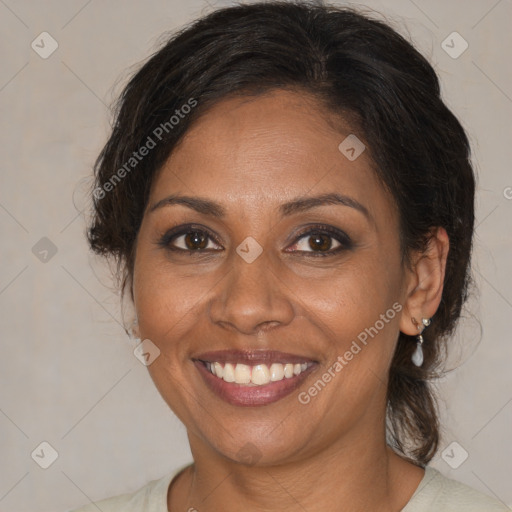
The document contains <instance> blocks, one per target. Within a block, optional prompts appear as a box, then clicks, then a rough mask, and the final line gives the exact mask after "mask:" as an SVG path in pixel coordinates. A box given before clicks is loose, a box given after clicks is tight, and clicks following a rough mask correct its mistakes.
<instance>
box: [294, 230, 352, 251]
mask: <svg viewBox="0 0 512 512" xmlns="http://www.w3.org/2000/svg"><path fill="white" fill-rule="evenodd" d="M353 247H354V244H353V243H352V240H351V239H350V237H349V236H348V235H347V234H346V233H344V232H343V231H341V230H340V229H337V228H334V227H331V226H326V225H321V226H316V227H314V228H313V229H309V230H307V231H303V232H302V233H300V234H299V235H298V237H297V238H296V242H295V243H294V244H293V245H292V246H291V247H288V249H286V252H299V253H304V255H306V256H334V255H336V254H338V253H340V252H341V251H344V250H351V249H352V248H353Z"/></svg>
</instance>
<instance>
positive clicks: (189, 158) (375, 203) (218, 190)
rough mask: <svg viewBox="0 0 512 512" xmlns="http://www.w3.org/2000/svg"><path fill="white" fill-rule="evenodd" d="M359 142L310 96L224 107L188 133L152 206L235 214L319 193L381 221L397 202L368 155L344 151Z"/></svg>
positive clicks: (277, 94) (158, 183)
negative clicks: (204, 199) (185, 199)
mask: <svg viewBox="0 0 512 512" xmlns="http://www.w3.org/2000/svg"><path fill="white" fill-rule="evenodd" d="M354 135H355V136H357V134H354V133H352V131H351V128H350V126H348V124H346V123H345V124H344V123H342V122H340V120H339V119H335V118H334V116H333V115H332V114H330V113H329V112H327V111H326V110H325V109H324V108H323V107H321V106H320V105H319V103H318V102H316V101H315V100H314V99H313V98H311V97H310V96H308V95H306V94H300V93H298V92H291V91H282V90H280V91H273V92H271V93H266V94H263V95H260V96H257V97H234V98H229V99H225V100H222V101H220V102H218V103H216V104H215V105H214V106H213V107H211V108H210V109H208V110H207V111H206V112H205V113H203V115H201V116H200V117H199V118H198V119H197V120H196V121H195V123H194V124H193V125H192V126H191V127H190V128H189V130H188V131H187V133H186V134H185V136H184V137H183V139H182V140H181V142H180V144H179V145H178V146H177V147H176V148H175V150H174V151H173V153H172V155H171V156H170V158H169V159H168V161H167V162H166V164H165V165H164V166H163V168H162V169H161V171H160V172H159V173H158V175H157V176H156V178H155V181H154V183H153V189H152V199H153V202H154V201H158V200H159V199H161V198H162V197H163V196H164V195H166V194H170V193H183V194H185V193H186V194H187V195H192V194H197V195H201V196H209V197H212V198H215V199H216V200H217V201H222V202H223V203H224V204H227V205H228V208H229V204H230V203H231V204H233V206H235V205H236V203H241V202H243V206H244V208H245V209H247V208H250V206H251V205H256V204H257V206H258V208H260V209H261V206H262V204H268V205H269V206H271V205H273V206H275V205H277V204H278V203H282V202H286V201H287V200H291V199H293V198H295V197H297V196H304V195H307V194H309V193H313V192H314V193H315V194H320V193H330V192H339V193H343V194H346V195H351V196H352V197H354V199H356V200H358V201H359V202H361V203H363V204H366V205H367V207H368V209H369V210H373V211H374V213H375V215H378V214H379V212H378V210H383V209H384V210H386V209H389V208H390V206H391V205H390V198H389V197H388V196H387V194H386V193H385V192H384V190H383V187H382V185H381V184H380V182H379V181H378V179H377V177H376V176H375V173H374V171H373V169H372V162H371V159H370V157H369V155H368V151H363V152H362V153H361V154H360V156H358V157H357V158H356V159H354V160H351V159H349V158H347V153H344V152H342V151H340V149H339V145H340V143H342V142H343V141H344V140H345V139H346V138H347V137H349V136H350V137H354ZM359 136H360V137H361V138H362V135H361V134H359ZM348 140H353V139H348ZM356 149H357V151H358V152H359V151H360V150H361V147H358V148H356ZM348 155H349V156H351V155H352V153H348ZM380 213H381V214H382V213H383V212H380Z"/></svg>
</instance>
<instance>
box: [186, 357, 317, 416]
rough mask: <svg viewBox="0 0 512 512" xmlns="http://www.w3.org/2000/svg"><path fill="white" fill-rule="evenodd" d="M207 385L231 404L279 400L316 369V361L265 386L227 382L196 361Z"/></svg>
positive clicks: (264, 402)
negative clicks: (289, 375)
mask: <svg viewBox="0 0 512 512" xmlns="http://www.w3.org/2000/svg"><path fill="white" fill-rule="evenodd" d="M194 364H195V365H196V368H197V369H198V370H199V373H200V374H201V377H202V378H203V380H204V382H205V383H206V385H207V386H208V387H209V388H210V389H211V390H212V391H213V392H214V393H215V394H217V395H218V396H219V397H220V398H222V400H224V401H225V402H228V403H229V404H231V405H239V406H246V407H251V406H258V405H267V404H271V403H273V402H277V401H278V400H281V398H284V397H285V396H288V395H289V394H290V393H292V392H293V391H295V390H296V389H297V388H298V387H299V386H300V385H301V384H302V382H303V381H304V379H305V378H306V377H307V376H308V375H309V374H310V373H311V371H313V370H314V368H315V366H316V363H315V364H313V365H312V366H311V367H309V368H307V369H306V370H304V371H303V372H301V373H299V375H294V376H293V377H290V378H289V379H287V378H286V377H285V378H284V379H283V380H278V381H276V382H269V383H268V384H265V385H263V386H245V385H243V384H236V383H235V382H226V381H225V380H223V379H220V378H219V377H216V376H215V375H213V374H212V373H211V372H210V371H208V369H207V368H206V366H205V365H204V364H203V363H202V362H201V361H194Z"/></svg>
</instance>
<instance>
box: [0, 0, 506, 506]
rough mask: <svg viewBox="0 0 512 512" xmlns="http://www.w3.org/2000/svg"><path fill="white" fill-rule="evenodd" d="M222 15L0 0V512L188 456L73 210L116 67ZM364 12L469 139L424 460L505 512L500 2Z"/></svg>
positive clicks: (78, 501)
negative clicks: (408, 46)
mask: <svg viewBox="0 0 512 512" xmlns="http://www.w3.org/2000/svg"><path fill="white" fill-rule="evenodd" d="M340 3H341V2H340ZM226 5H229V2H214V0H211V1H210V3H208V2H206V1H202V0H187V1H186V2H185V1H183V0H174V1H163V0H150V1H144V2H142V1H119V0H117V1H109V2H100V1H99V0H89V1H87V0H71V1H66V2H64V1H57V0H48V1H41V2H30V1H28V0H17V1H16V0H0V34H1V35H0V40H1V43H0V44H1V51H2V53H1V63H2V65H1V66H0V112H1V114H0V137H1V141H2V158H1V160H0V166H1V171H0V172H1V186H0V228H1V233H2V245H1V247H2V249H1V266H0V314H1V326H2V328H1V337H2V356H3V357H2V358H1V359H0V372H1V378H2V381H1V382H2V385H1V386H0V439H1V443H2V446H1V456H0V460H1V467H0V510H2V511H7V510H9V511H11V512H20V511H31V512H36V511H53V512H58V511H65V510H68V509H70V508H73V507H76V506H78V505H82V504H85V503H88V502H89V500H98V499H100V498H104V497H107V496H111V495H116V494H120V493H123V492H127V491H133V490H135V489H137V488H139V487H141V486H142V485H144V484H146V483H147V482H148V481H149V480H152V479H156V478H159V477H161V476H163V475H164V474H166V473H168V472H169V471H170V470H172V469H173V468H178V467H180V466H181V465H183V464H184V463H186V462H188V461H189V460H190V453H189V449H188V442H187V439H186V433H185V429H184V427H183V426H182V425H181V424H180V422H179V421H178V420H177V419H176V418H175V416H174V415H173V414H172V412H171V411H170V410H169V409H168V407H167V405H166V404H165V403H164V401H163V400H162V399H161V397H160V395H159V394H158V392H157V391H156V389H155V388H154V386H153V383H152V381H151V379H150V378H149V375H148V373H147V369H146V368H145V367H144V366H143V365H142V364H140V363H139V361H138V360H137V359H136V358H135V357H134V355H133V344H132V342H130V341H129V340H128V338H127V336H126V335H125V333H124V331H123V328H122V320H121V315H120V308H119V297H118V296H117V295H116V294H115V293H114V292H113V291H112V282H111V280H110V277H109V270H108V268H107V267H106V266H105V265H104V264H103V263H102V262H101V261H100V260H98V258H96V257H93V256H92V255H90V254H89V253H88V250H87V246H86V243H85V238H84V226H85V224H84V214H83V213H81V212H83V211H84V210H86V209H87V207H88V204H89V203H88V199H87V197H86V195H85V192H86V191H87V188H88V187H89V185H90V176H91V167H92V164H93V162H94V159H95V157H96V155H97V153H98V152H99V150H100V149H101V147H102V144H103V143H104V142H105V141H106V137H107V133H108V126H109V119H110V116H109V113H108V109H107V106H108V105H109V104H110V103H111V101H112V99H113V98H114V97H115V94H116V93H118V92H119V91H120V90H121V89H120V88H121V86H122V84H123V83H125V80H126V78H127V76H128V73H127V69H128V68H129V67H130V66H133V65H137V63H139V62H140V61H141V60H143V59H145V58H146V57H148V56H149V55H150V53H152V52H153V51H154V49H155V48H156V46H155V45H156V44H157V42H158V40H159V37H160V36H161V34H162V33H163V32H166V31H170V30H173V29H175V28H178V27H180V26H182V25H183V24H184V23H186V22H188V21H190V20H192V19H194V18H196V17H198V16H200V15H201V14H206V13H207V12H210V11H211V10H212V9H213V8H215V7H221V6H226ZM353 5H354V4H353ZM365 5H366V6H367V7H369V8H374V9H377V10H378V11H379V12H381V13H382V14H383V15H385V17H386V19H388V21H389V22H390V23H391V24H392V25H393V26H394V27H395V28H396V29H397V30H399V31H400V32H401V33H402V34H404V35H406V37H408V38H410V39H411V40H412V41H413V42H414V43H415V44H416V45H417V46H418V47H419V48H420V50H421V51H422V52H423V53H424V54H425V55H426V56H427V57H428V58H429V60H430V61H431V62H432V63H433V65H434V66H435V68H436V70H437V71H438V73H439V76H440V78H441V81H442V86H443V93H444V97H445V99H446V101H447V103H448V105H449V106H450V107H451V108H452V109H453V110H454V112H455V113H456V115H457V116H458V117H459V118H460V119H461V121H462V122H463V124H464V126H465V127H466V129H467V130H468V133H469V136H470V138H471V142H472V144H473V152H474V162H475V166H476V169H477V172H478V174H479V185H478V209H477V218H478V227H477V230H476V238H475V261H474V276H475V280H476V283H477V287H478V293H479V296H475V297H474V298H473V299H472V300H471V302H470V303H469V305H468V308H467V311H466V313H465V320H464V322H463V324H461V328H460V329H459V331H458V333H457V335H456V336H455V338H454V339H453V341H452V342H451V343H452V345H453V352H452V354H453V355H452V357H451V361H450V362H449V364H450V365H451V366H452V367H455V366H457V367H458V369H457V370H456V371H454V372H451V373H450V374H449V375H448V376H447V377H446V378H444V379H443V380H442V381H441V382H440V383H439V390H440V394H441V397H442V400H441V403H440V405H441V409H442V417H443V440H442V443H441V450H440V451H439V454H438V455H437V456H436V458H435V460H434V461H433V466H434V467H436V468H438V469H439V470H441V471H442V472H443V473H444V474H445V475H448V476H451V477H453V478H456V479H458V480H460V481H462V482H465V483H467V484H469V485H471V486H472V487H475V488H477V489H479V490H481V491H483V492H485V493H487V494H490V495H494V496H496V497H498V498H499V499H501V500H502V501H503V502H505V503H507V504H508V505H509V506H510V505H512V486H511V480H512V478H511V460H512V446H511V437H510V433H511V425H512V421H511V420H512V385H511V384H512V375H511V372H510V365H511V361H512V344H511V343H510V339H511V338H510V318H511V317H512V292H511V291H510V285H511V284H512V280H511V275H512V273H511V270H510V254H511V251H512V240H511V236H510V219H511V214H512V188H511V187H512V176H511V173H510V161H511V160H512V154H511V146H512V144H511V140H512V138H511V135H512V133H511V132H512V129H511V123H510V114H511V111H512V73H511V67H510V56H509V51H510V48H511V47H512V40H511V39H512V38H511V30H510V22H511V20H512V3H511V1H510V0H500V1H498V0H479V1H477V0H472V1H463V0H455V1H450V2H447V1H445V0H443V1H441V0H434V1H426V0H415V1H412V0H389V1H387V2H379V1H368V2H366V3H365ZM44 31H45V32H48V33H49V34H50V35H51V36H52V37H53V38H54V39H55V40H56V41H57V43H58V48H57V50H56V51H55V52H54V53H53V54H52V55H51V56H49V57H48V58H46V59H43V58H42V57H41V56H40V55H39V54H38V53H36V51H34V49H32V47H31V43H32V41H34V40H35V41H36V43H37V42H38V41H39V45H40V46H42V45H41V43H40V38H38V36H39V34H41V33H42V32H44ZM454 31H457V32H458V33H459V34H460V35H461V36H462V38H463V39H464V40H465V41H467V43H468V45H469V46H468V48H467V50H466V51H465V52H464V53H462V55H460V56H458V58H453V52H454V51H457V50H460V49H461V48H462V46H461V44H463V41H462V40H460V39H455V40H454V39H453V36H451V39H450V38H449V39H446V38H447V37H448V36H450V34H452V32H454ZM44 37H47V36H44ZM445 40H446V41H447V42H446V43H444V44H445V45H446V44H448V45H450V46H453V47H454V49H452V56H450V55H449V54H448V53H447V52H446V51H445V50H444V49H443V47H442V44H443V41H445ZM45 41H46V43H45V51H48V49H49V48H51V47H50V42H49V39H45ZM42 50H43V49H42V48H40V50H39V51H42ZM116 83H117V85H116V86H115V87H113V86H114V84H116ZM440 129H442V127H440ZM44 237H46V238H47V239H49V240H50V241H51V243H50V242H49V241H48V240H46V239H43V241H41V239H42V238H44ZM34 247H35V248H34ZM55 250H56V251H57V252H56V253H55V254H53V252H55ZM45 251H48V252H45ZM44 441H46V442H48V443H49V444H50V445H51V446H52V447H53V448H54V449H55V450H56V452H57V454H58V458H57V459H56V460H55V462H54V463H53V464H52V465H51V466H50V467H48V468H47V469H42V468H41V467H40V466H39V465H38V464H37V463H36V462H35V460H34V459H36V460H37V459H38V458H37V456H36V455H35V456H34V458H32V456H31V454H32V453H33V452H34V450H35V453H36V454H37V453H39V454H40V457H39V461H41V460H42V458H43V457H42V456H41V453H42V452H41V449H42V450H43V452H44V453H45V455H44V456H45V457H47V456H49V455H48V454H49V451H48V449H47V448H45V447H44V445H43V447H40V443H42V442H44ZM454 442H455V443H457V444H452V443H454ZM45 450H46V452H45ZM443 452H444V456H442V454H443ZM466 452H467V455H468V456H467V459H466V460H465V461H464V462H462V463H461V464H460V465H459V466H458V467H457V468H456V469H455V468H454V467H453V466H456V465H458V464H459V463H460V462H461V461H462V460H463V458H464V457H465V456H466Z"/></svg>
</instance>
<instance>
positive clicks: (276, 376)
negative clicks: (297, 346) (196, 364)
mask: <svg viewBox="0 0 512 512" xmlns="http://www.w3.org/2000/svg"><path fill="white" fill-rule="evenodd" d="M308 366H309V365H308V363H302V364H301V363H295V364H292V363H286V364H281V363H272V364H271V365H270V368H269V367H268V366H267V365H266V364H257V365H254V366H249V365H247V364H242V363H237V364H233V363H225V364H224V365H223V364H222V363H219V362H213V363H210V362H207V363H206V367H207V369H208V370H209V371H210V372H211V373H212V374H213V375H215V376H217V377H218V378H219V379H223V380H224V381H225V382H234V383H236V384H248V385H249V386H251V385H252V386H264V385H265V384H268V383H269V382H277V381H280V380H283V379H291V378H292V377H293V376H295V375H299V374H300V373H302V372H303V371H305V370H307V368H308Z"/></svg>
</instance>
